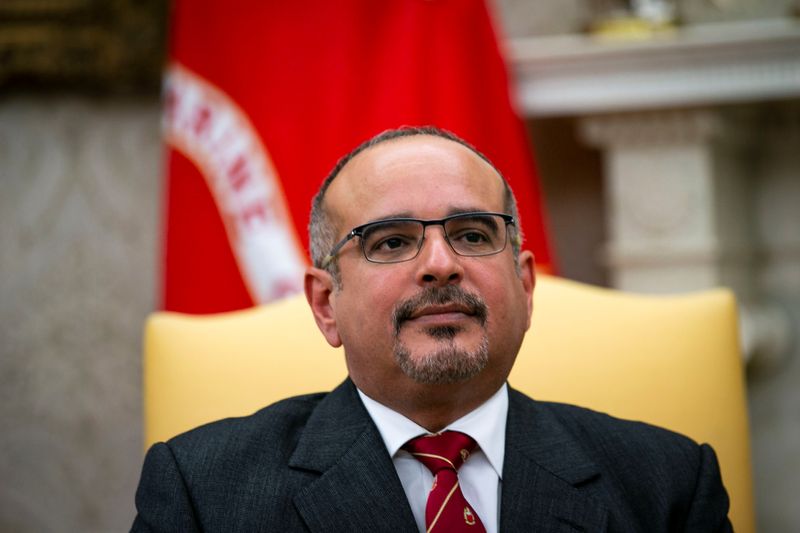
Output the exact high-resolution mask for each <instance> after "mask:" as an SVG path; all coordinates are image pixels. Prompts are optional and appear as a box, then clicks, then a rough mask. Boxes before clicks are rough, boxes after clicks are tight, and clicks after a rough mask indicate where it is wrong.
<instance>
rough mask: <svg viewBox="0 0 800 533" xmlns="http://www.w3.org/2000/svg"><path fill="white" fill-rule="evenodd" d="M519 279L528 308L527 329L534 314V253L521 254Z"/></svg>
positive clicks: (523, 252)
mask: <svg viewBox="0 0 800 533" xmlns="http://www.w3.org/2000/svg"><path fill="white" fill-rule="evenodd" d="M519 277H520V280H521V281H522V288H523V290H524V291H525V298H526V299H527V306H528V321H527V326H526V328H529V327H531V314H532V313H533V289H534V287H535V286H536V264H535V261H534V258H533V252H531V251H530V250H523V251H521V252H520V254H519Z"/></svg>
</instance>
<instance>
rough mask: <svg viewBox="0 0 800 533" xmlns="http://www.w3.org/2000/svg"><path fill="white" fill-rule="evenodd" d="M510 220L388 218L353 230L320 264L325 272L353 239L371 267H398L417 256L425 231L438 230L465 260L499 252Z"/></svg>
mask: <svg viewBox="0 0 800 533" xmlns="http://www.w3.org/2000/svg"><path fill="white" fill-rule="evenodd" d="M514 224H515V222H514V217H512V216H511V215H506V214H503V213H484V212H478V213H459V214H457V215H452V216H449V217H445V218H441V219H438V220H420V219H416V218H389V219H386V220H378V221H376V222H369V223H368V224H363V225H361V226H356V227H355V228H353V229H352V230H350V233H348V234H347V236H346V237H345V238H344V239H342V240H341V241H339V243H338V244H337V245H336V246H334V247H333V249H332V250H331V253H329V254H328V255H327V256H326V257H325V259H323V261H322V268H326V267H327V266H328V265H329V264H330V263H331V261H333V258H334V257H336V254H338V253H339V250H341V249H342V247H343V246H344V245H345V244H347V242H348V241H349V240H350V239H352V238H353V237H359V238H360V239H361V251H362V252H364V257H365V258H366V259H367V261H370V262H371V263H401V262H403V261H410V260H412V259H414V258H415V257H417V255H419V251H420V250H421V249H422V244H423V242H424V241H425V228H427V227H428V226H442V228H443V229H444V237H445V240H446V241H447V243H448V244H449V245H450V248H452V249H453V251H454V252H455V253H456V254H458V255H464V256H468V257H476V256H484V255H493V254H498V253H500V252H502V251H503V250H504V249H505V247H506V241H507V240H508V230H507V227H508V226H509V225H514Z"/></svg>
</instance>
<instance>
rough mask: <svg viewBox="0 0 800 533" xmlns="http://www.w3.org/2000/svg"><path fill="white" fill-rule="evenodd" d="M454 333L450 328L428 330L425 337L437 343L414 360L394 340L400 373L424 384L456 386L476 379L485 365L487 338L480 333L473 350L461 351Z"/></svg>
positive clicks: (399, 343)
mask: <svg viewBox="0 0 800 533" xmlns="http://www.w3.org/2000/svg"><path fill="white" fill-rule="evenodd" d="M458 331H459V329H458V328H454V327H438V328H431V329H430V330H428V334H429V335H430V336H431V337H433V338H435V339H437V340H438V341H439V343H438V344H439V346H438V347H437V348H436V349H434V350H433V351H431V352H429V353H427V354H424V355H422V356H419V357H416V358H414V357H412V356H411V351H410V350H409V349H408V347H407V346H406V345H405V344H403V343H402V341H400V339H397V338H396V339H395V344H394V358H395V361H397V364H398V366H399V367H400V370H402V371H403V373H404V374H405V375H407V376H408V377H410V378H411V379H413V380H414V381H416V382H417V383H422V384H425V385H444V384H449V383H458V382H461V381H466V380H468V379H470V378H472V377H475V376H477V375H478V374H479V373H480V372H481V371H482V370H483V369H484V368H486V365H487V364H488V363H489V339H488V338H487V337H486V335H485V334H484V335H483V338H482V339H481V342H480V344H479V345H478V347H477V348H476V349H475V350H472V351H470V350H464V349H462V348H459V347H458V345H457V344H456V342H455V336H456V335H457V334H458Z"/></svg>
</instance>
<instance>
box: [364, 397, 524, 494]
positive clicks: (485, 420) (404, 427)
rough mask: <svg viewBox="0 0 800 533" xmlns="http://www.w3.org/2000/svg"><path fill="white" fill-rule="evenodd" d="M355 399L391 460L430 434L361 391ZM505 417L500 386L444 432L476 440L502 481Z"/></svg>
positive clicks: (503, 398) (506, 411)
mask: <svg viewBox="0 0 800 533" xmlns="http://www.w3.org/2000/svg"><path fill="white" fill-rule="evenodd" d="M358 395H359V396H360V397H361V401H362V402H364V407H366V409H367V412H368V413H369V415H370V417H371V418H372V420H373V422H375V425H376V426H377V427H378V431H379V432H380V434H381V437H382V438H383V442H384V444H386V449H387V450H388V451H389V455H390V456H392V457H394V456H395V454H396V453H397V452H398V450H400V448H401V447H402V446H403V444H405V443H406V442H408V441H409V440H410V439H413V438H414V437H418V436H419V435H424V434H426V433H429V432H428V430H426V429H425V428H423V427H422V426H420V425H419V424H417V423H416V422H414V421H412V420H410V419H408V418H406V417H405V416H403V415H401V414H400V413H398V412H397V411H394V410H392V409H390V408H388V407H386V406H385V405H383V404H381V403H379V402H377V401H375V400H373V399H372V398H370V397H369V396H367V395H366V394H364V393H363V392H361V389H358ZM507 415H508V386H507V385H506V384H505V383H503V386H502V387H500V388H499V389H498V390H497V392H495V393H494V394H493V395H492V397H491V398H489V399H488V400H486V401H485V402H484V403H482V404H481V405H480V406H479V407H478V408H476V409H474V410H473V411H470V412H469V413H467V414H466V415H464V416H462V417H461V418H459V419H458V420H456V421H454V422H452V423H451V424H449V425H448V426H447V427H446V428H444V430H453V431H460V432H462V433H466V434H467V435H469V436H470V437H472V438H473V439H475V442H477V443H478V447H480V449H481V450H482V451H483V453H484V454H486V458H487V459H488V460H489V463H490V464H491V465H492V468H494V471H495V472H496V473H497V476H498V477H499V478H501V479H502V477H503V475H502V473H503V460H504V458H505V444H506V418H507Z"/></svg>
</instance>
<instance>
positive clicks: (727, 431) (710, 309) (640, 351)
mask: <svg viewBox="0 0 800 533" xmlns="http://www.w3.org/2000/svg"><path fill="white" fill-rule="evenodd" d="M145 337H146V338H145V362H144V365H145V374H144V399H145V440H146V444H147V445H148V446H149V445H150V444H152V443H154V442H157V441H160V440H165V439H168V438H170V437H172V436H173V435H176V434H177V433H180V432H182V431H184V430H187V429H190V428H192V427H195V426H197V425H199V424H202V423H204V422H208V421H211V420H215V419H218V418H224V417H227V416H233V415H243V414H247V413H251V412H253V411H255V410H257V409H258V408H260V407H262V406H265V405H267V404H269V403H272V402H274V401H276V400H279V399H281V398H285V397H287V396H293V395H296V394H301V393H307V392H317V391H323V390H330V389H331V388H333V387H335V386H336V385H337V384H338V383H339V382H340V381H341V380H342V379H343V378H344V377H345V375H346V368H345V365H344V360H343V353H342V352H341V351H338V350H334V349H332V348H331V347H330V346H328V345H327V343H326V342H325V340H324V339H323V337H322V335H321V334H320V333H319V332H318V330H317V327H316V325H315V324H314V320H313V318H312V316H311V311H310V310H309V308H308V306H307V304H306V302H305V299H304V298H303V297H302V296H298V297H296V298H292V299H289V300H285V301H283V302H279V303H276V304H271V305H268V306H263V307H260V308H256V309H251V310H247V311H239V312H234V313H226V314H220V315H212V316H188V315H181V314H176V313H164V312H162V313H155V314H153V315H152V316H151V317H150V319H149V320H148V322H147V327H146V335H145ZM337 352H338V353H337ZM509 383H510V384H511V385H512V386H513V387H516V388H517V389H519V390H521V391H523V392H525V393H526V394H528V395H530V396H532V397H534V398H537V399H542V400H556V401H564V402H569V403H573V404H577V405H582V406H586V407H590V408H592V409H595V410H598V411H604V412H607V413H610V414H612V415H614V416H618V417H622V418H629V419H635V420H644V421H647V422H650V423H653V424H657V425H660V426H664V427H667V428H670V429H673V430H676V431H678V432H681V433H684V434H686V435H689V436H690V437H692V438H694V439H695V440H697V441H698V442H708V443H710V444H711V445H713V446H714V448H715V449H716V451H717V454H718V456H719V460H720V466H721V469H722V477H723V481H724V482H725V485H726V487H727V489H728V492H729V494H730V498H731V513H730V516H731V519H732V521H733V524H734V527H735V529H736V531H737V532H740V533H742V532H743V533H747V532H752V531H754V527H755V526H754V511H753V499H752V479H751V470H750V448H749V436H748V427H747V412H746V406H745V389H744V380H743V372H742V364H741V358H740V353H739V347H738V337H737V320H736V309H735V303H734V299H733V296H732V295H731V293H730V292H728V291H726V290H713V291H708V292H702V293H697V294H689V295H681V296H669V297H653V296H637V295H630V294H624V293H621V292H618V291H612V290H607V289H599V288H594V287H590V286H587V285H581V284H578V283H575V282H569V281H565V280H560V279H557V278H552V277H548V276H540V277H539V281H538V285H537V288H536V293H535V297H534V313H533V326H532V327H531V330H530V331H529V332H528V335H527V336H526V338H525V341H524V343H523V346H522V350H521V352H520V354H519V357H518V359H517V363H516V365H515V367H514V370H513V372H512V373H511V377H510V378H509Z"/></svg>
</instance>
